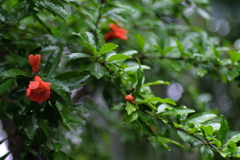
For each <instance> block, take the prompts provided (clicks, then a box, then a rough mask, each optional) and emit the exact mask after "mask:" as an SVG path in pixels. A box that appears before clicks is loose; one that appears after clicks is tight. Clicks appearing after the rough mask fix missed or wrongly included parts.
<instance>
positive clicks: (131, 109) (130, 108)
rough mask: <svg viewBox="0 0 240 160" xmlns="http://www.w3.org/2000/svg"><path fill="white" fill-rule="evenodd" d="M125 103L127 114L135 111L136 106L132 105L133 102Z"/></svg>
mask: <svg viewBox="0 0 240 160" xmlns="http://www.w3.org/2000/svg"><path fill="white" fill-rule="evenodd" d="M126 104H127V106H126V108H125V109H126V111H127V113H128V115H130V114H132V113H133V112H135V111H136V109H137V108H136V106H135V105H133V104H131V103H129V102H126Z"/></svg>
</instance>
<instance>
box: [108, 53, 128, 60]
mask: <svg viewBox="0 0 240 160" xmlns="http://www.w3.org/2000/svg"><path fill="white" fill-rule="evenodd" d="M128 58H131V57H130V56H127V55H124V54H114V55H112V56H110V57H109V58H108V59H107V62H111V61H117V60H124V59H128Z"/></svg>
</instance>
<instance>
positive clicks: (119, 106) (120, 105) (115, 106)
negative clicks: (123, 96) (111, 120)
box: [111, 102, 126, 111]
mask: <svg viewBox="0 0 240 160" xmlns="http://www.w3.org/2000/svg"><path fill="white" fill-rule="evenodd" d="M125 105H126V104H125V103H123V102H114V103H113V106H112V107H111V110H112V111H116V110H120V109H124V107H125Z"/></svg>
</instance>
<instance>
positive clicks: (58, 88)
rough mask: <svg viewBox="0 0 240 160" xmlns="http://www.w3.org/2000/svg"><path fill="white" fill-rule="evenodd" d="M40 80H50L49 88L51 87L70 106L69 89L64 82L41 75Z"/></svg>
mask: <svg viewBox="0 0 240 160" xmlns="http://www.w3.org/2000/svg"><path fill="white" fill-rule="evenodd" d="M42 80H43V81H45V82H50V83H51V85H50V88H51V89H53V90H54V91H55V92H56V93H57V94H58V95H59V96H61V97H62V99H63V100H64V101H65V103H66V104H67V105H68V107H70V106H71V100H70V89H69V87H68V86H67V85H66V84H65V83H64V82H61V81H60V80H57V79H52V78H46V77H42Z"/></svg>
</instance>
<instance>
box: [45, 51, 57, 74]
mask: <svg viewBox="0 0 240 160" xmlns="http://www.w3.org/2000/svg"><path fill="white" fill-rule="evenodd" d="M60 60H61V53H60V52H59V51H56V52H53V53H52V54H51V55H50V56H49V57H48V60H47V62H46V65H45V68H44V71H43V72H44V73H45V74H46V75H48V76H50V75H52V73H53V72H54V71H55V70H56V69H57V68H58V64H59V62H60Z"/></svg>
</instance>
